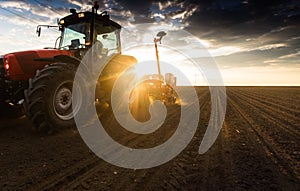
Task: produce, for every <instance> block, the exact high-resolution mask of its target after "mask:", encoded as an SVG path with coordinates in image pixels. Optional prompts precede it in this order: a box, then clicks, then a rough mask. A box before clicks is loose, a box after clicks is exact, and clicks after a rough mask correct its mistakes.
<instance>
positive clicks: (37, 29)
mask: <svg viewBox="0 0 300 191" xmlns="http://www.w3.org/2000/svg"><path fill="white" fill-rule="evenodd" d="M36 33H37V34H38V37H40V36H41V27H40V26H38V27H37V28H36Z"/></svg>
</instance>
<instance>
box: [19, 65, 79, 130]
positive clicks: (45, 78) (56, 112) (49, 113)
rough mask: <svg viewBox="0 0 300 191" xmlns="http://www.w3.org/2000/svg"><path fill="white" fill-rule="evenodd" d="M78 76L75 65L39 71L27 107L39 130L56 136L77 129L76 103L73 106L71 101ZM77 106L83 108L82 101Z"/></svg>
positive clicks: (35, 126)
mask: <svg viewBox="0 0 300 191" xmlns="http://www.w3.org/2000/svg"><path fill="white" fill-rule="evenodd" d="M75 73H76V67H75V66H74V65H73V64H66V63H54V64H51V65H47V66H46V67H45V68H44V69H42V70H40V71H37V72H36V75H35V77H34V78H33V79H30V80H29V87H28V89H27V90H25V92H24V94H25V99H24V104H23V105H24V109H25V112H26V115H27V116H28V118H29V119H30V120H31V121H32V123H33V125H34V128H35V130H37V131H39V132H53V131H57V130H60V129H65V128H68V127H73V126H74V124H75V122H74V118H73V113H72V112H73V111H72V104H74V103H72V101H71V105H70V99H71V98H72V86H73V81H74V77H75ZM70 93H71V95H70ZM70 96H71V97H70ZM71 100H72V99H71ZM76 104H78V105H79V107H81V105H82V103H80V101H79V102H77V103H76ZM76 108H77V105H76Z"/></svg>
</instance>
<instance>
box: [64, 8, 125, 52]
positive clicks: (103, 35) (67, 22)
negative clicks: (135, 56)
mask: <svg viewBox="0 0 300 191" xmlns="http://www.w3.org/2000/svg"><path fill="white" fill-rule="evenodd" d="M96 8H97V7H95V6H94V7H93V11H92V12H79V13H77V12H76V10H75V9H71V10H70V12H71V15H68V16H66V17H64V18H62V19H60V20H59V22H58V24H59V30H60V31H61V37H60V43H59V46H58V49H60V50H70V51H72V52H74V55H75V56H76V57H78V58H82V57H83V56H84V53H85V52H86V51H87V50H88V49H89V48H90V47H91V46H92V45H93V44H95V43H96V42H99V43H100V44H101V46H102V53H104V54H113V53H121V45H120V30H121V26H120V25H119V24H117V23H116V22H114V21H112V20H110V18H109V15H108V14H107V12H103V13H101V14H98V13H97V9H96Z"/></svg>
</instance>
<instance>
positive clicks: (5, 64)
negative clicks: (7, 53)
mask: <svg viewBox="0 0 300 191" xmlns="http://www.w3.org/2000/svg"><path fill="white" fill-rule="evenodd" d="M4 68H5V70H9V64H8V59H6V60H5V62H4Z"/></svg>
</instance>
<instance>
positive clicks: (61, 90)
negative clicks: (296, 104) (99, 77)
mask: <svg viewBox="0 0 300 191" xmlns="http://www.w3.org/2000/svg"><path fill="white" fill-rule="evenodd" d="M72 86H73V82H72V81H65V82H63V83H61V84H60V85H59V86H58V87H57V88H56V91H55V93H54V99H53V108H54V112H55V115H56V116H57V117H58V118H60V119H61V120H64V121H65V120H70V119H72V118H73V117H74V115H76V114H77V112H78V110H79V108H80V106H81V100H82V99H81V98H82V94H81V91H76V92H77V93H76V95H74V96H73V98H72ZM73 88H76V89H77V90H78V87H77V86H75V85H74V87H73ZM74 104H75V105H74Z"/></svg>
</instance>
